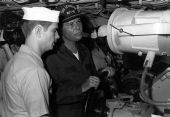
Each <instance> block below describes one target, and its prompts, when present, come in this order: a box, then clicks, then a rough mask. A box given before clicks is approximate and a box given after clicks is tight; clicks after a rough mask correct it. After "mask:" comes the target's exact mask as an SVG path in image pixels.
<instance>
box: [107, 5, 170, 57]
mask: <svg viewBox="0 0 170 117" xmlns="http://www.w3.org/2000/svg"><path fill="white" fill-rule="evenodd" d="M111 25H113V26H114V27H113V26H111ZM122 30H123V32H121V31H122ZM107 41H108V45H109V47H110V49H111V50H112V51H113V52H115V53H118V54H122V53H123V52H132V53H139V52H140V53H141V52H142V53H147V52H148V51H154V52H155V53H156V54H157V55H170V10H165V11H144V10H128V9H126V8H118V9H116V10H115V11H114V12H113V13H112V15H111V16H110V18H109V20H108V25H107Z"/></svg>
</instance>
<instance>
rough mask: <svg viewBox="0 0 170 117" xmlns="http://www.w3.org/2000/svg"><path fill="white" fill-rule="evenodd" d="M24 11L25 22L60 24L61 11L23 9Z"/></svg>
mask: <svg viewBox="0 0 170 117" xmlns="http://www.w3.org/2000/svg"><path fill="white" fill-rule="evenodd" d="M22 9H23V11H24V16H23V19H25V20H36V21H48V22H57V23H58V22H59V14H60V11H56V10H50V9H48V8H45V7H23V8H22Z"/></svg>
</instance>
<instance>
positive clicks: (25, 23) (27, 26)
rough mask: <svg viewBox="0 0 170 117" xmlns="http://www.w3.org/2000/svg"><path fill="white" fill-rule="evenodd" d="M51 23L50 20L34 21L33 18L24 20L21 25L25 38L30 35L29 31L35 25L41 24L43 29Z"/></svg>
mask: <svg viewBox="0 0 170 117" xmlns="http://www.w3.org/2000/svg"><path fill="white" fill-rule="evenodd" d="M51 24H52V22H47V21H34V20H31V21H30V20H24V21H23V25H22V32H23V34H24V36H25V38H26V37H27V36H28V35H30V33H31V31H32V30H33V29H34V27H35V26H36V25H41V26H43V27H44V28H45V29H48V27H49V26H50V25H51Z"/></svg>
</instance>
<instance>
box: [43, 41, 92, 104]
mask: <svg viewBox="0 0 170 117" xmlns="http://www.w3.org/2000/svg"><path fill="white" fill-rule="evenodd" d="M77 48H78V54H79V60H78V59H77V58H76V56H74V54H73V53H72V52H71V51H70V50H69V49H67V48H66V47H65V46H64V45H62V46H61V47H60V48H59V50H57V51H56V52H54V53H53V54H51V55H49V56H48V57H47V59H46V66H47V70H48V72H49V74H50V75H51V77H52V79H53V86H54V85H55V88H53V94H54V97H55V102H56V103H57V104H72V103H76V102H80V101H82V97H83V93H82V89H81V85H82V84H83V83H84V82H85V81H86V80H87V79H88V78H89V76H90V75H92V74H93V73H95V70H94V69H95V68H94V64H93V62H92V57H91V54H90V52H89V50H88V49H87V48H86V47H85V46H84V45H82V44H77Z"/></svg>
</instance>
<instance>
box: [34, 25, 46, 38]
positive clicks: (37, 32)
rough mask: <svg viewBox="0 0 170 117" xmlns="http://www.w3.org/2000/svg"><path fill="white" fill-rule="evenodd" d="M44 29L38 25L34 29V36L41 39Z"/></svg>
mask: <svg viewBox="0 0 170 117" xmlns="http://www.w3.org/2000/svg"><path fill="white" fill-rule="evenodd" d="M43 31H44V27H43V26H41V25H36V26H35V28H34V34H35V36H36V37H38V38H41V37H42V36H43V35H42V34H43Z"/></svg>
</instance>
